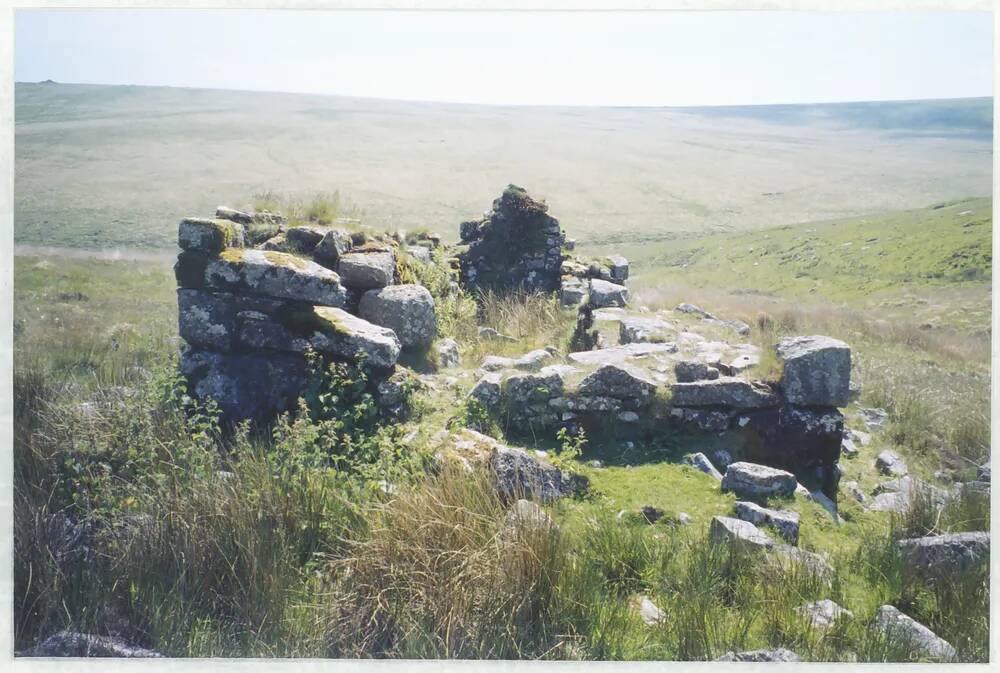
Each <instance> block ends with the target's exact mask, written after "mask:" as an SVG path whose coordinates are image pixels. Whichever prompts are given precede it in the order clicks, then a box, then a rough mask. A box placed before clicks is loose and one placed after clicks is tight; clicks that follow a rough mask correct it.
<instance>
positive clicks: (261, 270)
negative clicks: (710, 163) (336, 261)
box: [205, 248, 347, 306]
mask: <svg viewBox="0 0 1000 673" xmlns="http://www.w3.org/2000/svg"><path fill="white" fill-rule="evenodd" d="M205 284H206V285H207V286H208V287H210V288H214V289H218V290H227V291H231V292H237V293H249V294H254V295H260V296H265V297H274V298H276V299H291V300H293V301H300V302H309V303H311V304H318V305H321V306H343V305H344V302H345V301H346V299H347V295H346V293H345V291H344V288H343V286H342V285H341V284H340V276H338V275H337V274H336V273H334V272H333V271H330V270H329V269H326V268H324V267H322V266H320V265H319V264H316V263H315V262H312V261H310V260H306V259H302V258H301V257H295V256H293V255H289V254H287V253H282V252H266V251H263V250H241V249H236V248H229V249H226V250H225V251H223V252H222V253H221V254H220V255H219V257H217V258H216V259H213V260H211V261H210V262H209V263H208V265H207V266H206V267H205Z"/></svg>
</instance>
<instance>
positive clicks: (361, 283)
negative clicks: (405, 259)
mask: <svg viewBox="0 0 1000 673" xmlns="http://www.w3.org/2000/svg"><path fill="white" fill-rule="evenodd" d="M395 272H396V256H395V255H394V254H393V253H392V251H390V250H385V251H383V250H373V251H365V252H357V251H352V252H348V253H345V254H343V255H341V256H340V258H339V259H338V261H337V273H339V274H340V277H341V280H342V282H343V283H344V285H346V286H348V287H353V288H357V289H359V290H373V289H377V288H381V287H385V286H387V285H391V284H392V279H393V276H394V274H395Z"/></svg>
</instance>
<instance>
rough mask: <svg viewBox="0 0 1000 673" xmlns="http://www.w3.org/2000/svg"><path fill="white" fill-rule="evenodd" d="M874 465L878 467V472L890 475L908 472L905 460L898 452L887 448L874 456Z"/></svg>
mask: <svg viewBox="0 0 1000 673" xmlns="http://www.w3.org/2000/svg"><path fill="white" fill-rule="evenodd" d="M875 467H877V468H878V471H879V472H881V473H882V474H887V475H889V476H890V477H904V476H906V473H907V472H908V470H907V467H906V461H904V460H903V459H902V458H900V456H899V454H897V453H896V452H895V451H889V450H888V449H886V450H885V451H883V452H881V453H880V454H878V456H876V458H875Z"/></svg>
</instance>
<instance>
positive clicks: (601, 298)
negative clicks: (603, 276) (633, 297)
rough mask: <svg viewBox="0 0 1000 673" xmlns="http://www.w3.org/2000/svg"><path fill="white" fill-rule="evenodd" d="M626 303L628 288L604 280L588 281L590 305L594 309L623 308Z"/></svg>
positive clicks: (593, 279) (594, 279)
mask: <svg viewBox="0 0 1000 673" xmlns="http://www.w3.org/2000/svg"><path fill="white" fill-rule="evenodd" d="M627 303H628V288H627V287H625V286H624V285H617V284H615V283H610V282H608V281H606V280H600V279H598V278H592V279H591V280H590V305H591V306H593V307H594V308H604V307H608V306H625V305H626V304H627Z"/></svg>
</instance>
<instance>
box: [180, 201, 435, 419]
mask: <svg viewBox="0 0 1000 673" xmlns="http://www.w3.org/2000/svg"><path fill="white" fill-rule="evenodd" d="M383 238H384V240H379V239H377V238H376V239H370V237H368V236H366V235H365V234H358V233H356V232H355V233H348V232H346V231H343V230H341V229H336V228H331V227H321V226H318V225H311V224H310V225H301V226H291V227H285V226H284V225H283V223H282V221H281V220H280V219H279V218H278V217H276V216H274V215H272V214H264V215H263V216H258V215H255V214H247V213H241V212H239V211H235V210H232V209H228V208H220V209H219V210H218V211H217V213H216V217H215V218H212V219H199V218H188V219H185V220H183V221H181V223H180V226H179V229H178V245H179V246H180V248H181V252H180V254H179V255H178V259H177V263H176V265H175V267H174V270H175V275H176V278H177V283H178V286H179V289H178V291H177V308H178V327H179V332H180V336H181V337H182V338H183V339H184V341H185V342H186V344H187V345H186V347H185V349H184V350H183V353H182V357H181V370H182V372H183V374H184V375H185V377H186V378H187V379H188V382H189V384H190V390H191V391H192V392H193V394H194V395H195V397H197V398H198V399H202V400H204V399H207V398H212V399H214V400H215V401H216V402H217V403H218V405H219V407H220V410H221V412H222V414H223V417H224V419H226V420H229V421H240V420H244V419H251V420H254V421H264V420H267V419H268V418H271V417H273V416H274V414H276V413H279V412H282V411H286V410H289V409H291V408H293V407H294V405H295V404H296V403H297V400H298V398H299V396H300V395H301V393H302V391H303V389H304V388H305V386H306V385H307V384H308V377H309V366H308V361H307V359H308V357H307V354H309V353H313V354H315V355H316V356H319V357H320V358H321V359H322V360H323V361H351V362H356V361H358V360H359V359H361V360H362V361H363V362H364V363H365V365H366V366H367V367H368V369H369V370H370V373H371V376H370V379H371V383H372V386H373V389H374V391H375V392H376V394H377V395H378V396H379V398H380V399H381V401H382V403H383V406H384V407H385V408H386V409H387V410H389V411H391V412H399V409H398V408H394V407H398V405H399V404H401V402H402V399H401V398H402V395H401V394H400V385H399V384H398V381H399V378H400V376H399V375H398V374H395V375H394V371H395V369H396V361H397V359H398V358H399V355H400V351H401V350H402V349H403V348H407V347H410V348H425V347H426V346H427V345H428V344H430V342H431V340H432V339H433V337H434V335H435V333H436V320H435V314H434V300H433V298H432V297H431V296H430V293H428V292H427V290H426V289H425V288H423V287H421V286H409V285H398V284H395V283H396V282H397V281H398V274H397V272H396V255H397V254H398V242H396V241H394V240H392V239H391V238H388V237H383ZM251 246H254V247H251ZM390 286H391V288H392V289H391V294H390V291H389V289H388V288H389V287H390ZM359 307H364V311H363V313H364V317H361V316H359V315H357V313H358V311H359Z"/></svg>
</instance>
